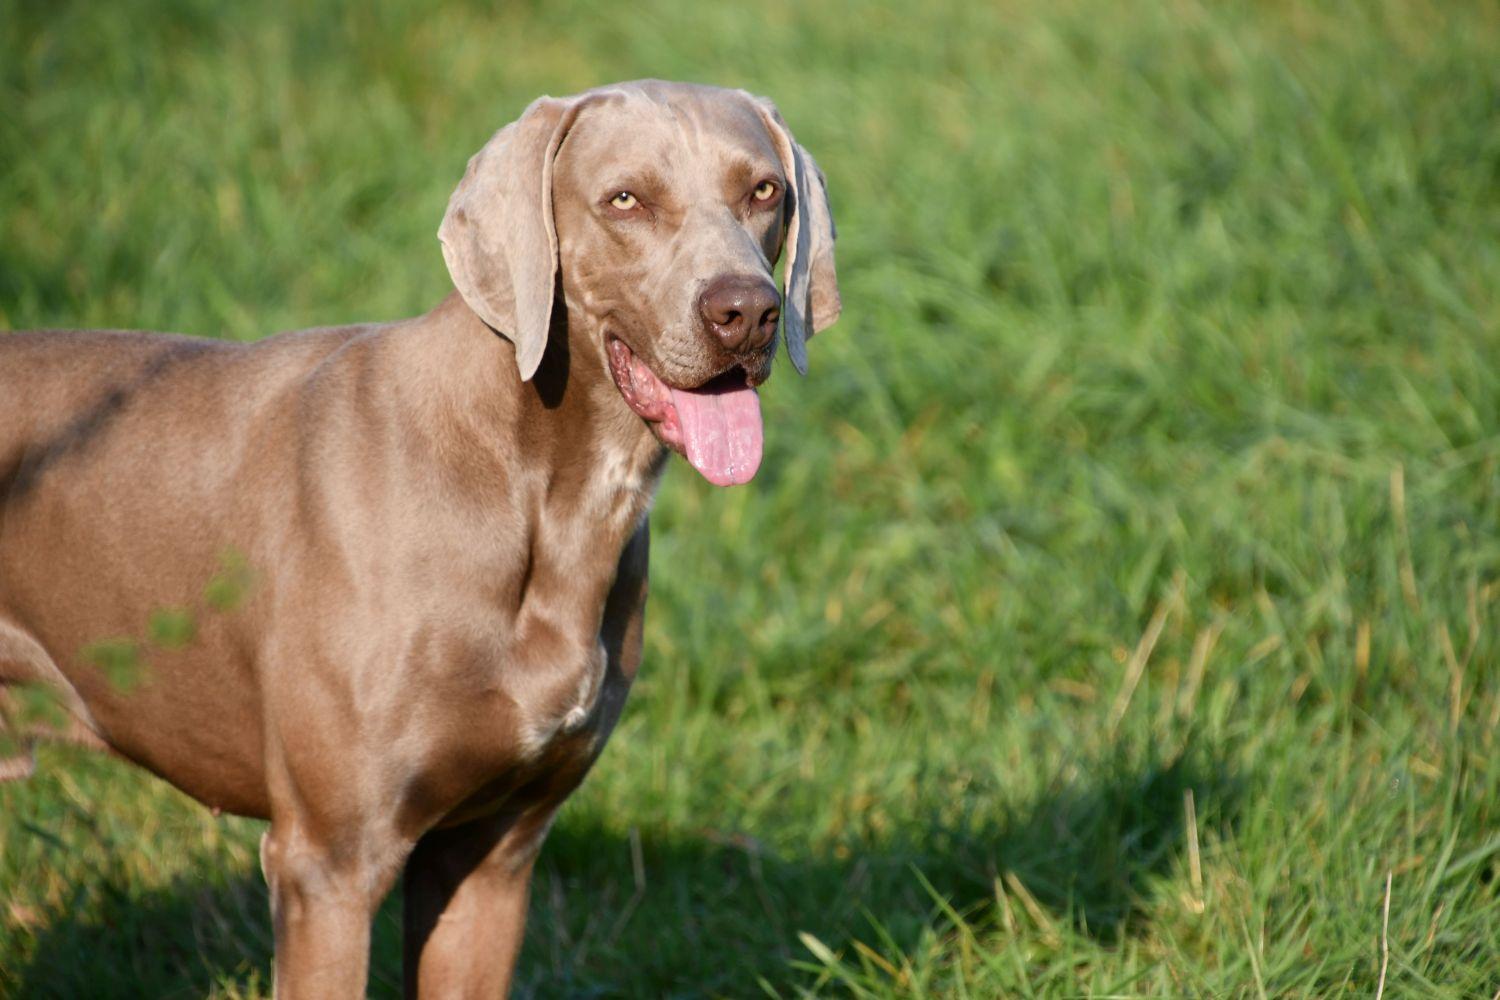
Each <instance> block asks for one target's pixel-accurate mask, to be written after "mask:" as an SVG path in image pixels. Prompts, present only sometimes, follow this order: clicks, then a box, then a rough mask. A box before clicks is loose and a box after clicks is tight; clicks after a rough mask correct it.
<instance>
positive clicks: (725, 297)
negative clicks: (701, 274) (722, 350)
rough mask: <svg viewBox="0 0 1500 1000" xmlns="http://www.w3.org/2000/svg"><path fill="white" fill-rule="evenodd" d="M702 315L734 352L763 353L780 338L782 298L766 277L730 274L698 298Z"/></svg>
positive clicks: (717, 280) (725, 344)
mask: <svg viewBox="0 0 1500 1000" xmlns="http://www.w3.org/2000/svg"><path fill="white" fill-rule="evenodd" d="M698 312H699V313H701V314H702V316H703V322H704V324H705V325H707V327H708V329H709V330H711V331H712V332H713V334H714V335H715V336H717V337H718V338H719V340H720V341H722V342H723V344H724V346H725V347H727V348H729V349H730V350H731V351H743V350H754V351H759V350H763V349H764V348H765V346H766V345H767V344H769V343H770V342H771V339H772V338H773V337H775V336H776V321H777V320H778V319H779V318H780V317H781V296H780V295H778V294H777V292H776V288H775V287H774V286H773V285H772V284H771V283H770V282H768V281H766V280H765V279H764V278H753V277H744V276H741V275H734V274H726V275H723V276H721V277H718V278H715V279H714V280H713V281H711V282H709V285H708V287H707V288H705V289H704V290H703V294H702V295H700V296H698Z"/></svg>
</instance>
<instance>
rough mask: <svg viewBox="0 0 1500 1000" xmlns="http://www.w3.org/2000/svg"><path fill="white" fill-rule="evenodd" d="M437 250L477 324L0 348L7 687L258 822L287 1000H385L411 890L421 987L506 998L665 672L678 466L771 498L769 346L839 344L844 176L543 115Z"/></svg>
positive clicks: (562, 108) (565, 102) (660, 115)
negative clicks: (594, 777)
mask: <svg viewBox="0 0 1500 1000" xmlns="http://www.w3.org/2000/svg"><path fill="white" fill-rule="evenodd" d="M438 235H439V238H440V239H441V241H442V246H443V256H444V258H445V259H446V260H447V263H448V271H449V273H450V274H451V276H452V278H453V283H454V285H455V286H456V288H457V292H456V293H455V294H452V295H449V296H448V298H447V299H445V300H444V301H443V302H442V303H441V304H440V305H438V306H437V308H435V309H434V310H432V311H431V312H429V313H428V314H426V315H425V316H419V317H417V318H415V319H410V320H406V321H403V322H397V323H388V324H380V325H366V326H350V327H340V328H336V329H318V330H306V331H301V332H296V333H288V334H283V335H281V336H276V337H271V338H269V339H267V340H264V341H261V342H259V343H256V344H253V345H238V344H230V343H222V342H215V341H209V340H198V339H191V338H185V337H175V336H167V335H162V334H148V333H122V332H100V331H76V332H47V333H17V334H12V335H7V336H0V680H3V681H11V682H33V683H36V682H39V683H42V684H45V685H48V686H50V687H51V688H53V689H55V690H56V691H57V692H58V693H59V696H60V697H61V699H62V700H63V702H64V703H65V704H66V706H67V707H68V709H69V710H70V711H71V712H72V713H73V715H74V716H76V718H77V720H79V723H80V725H81V726H82V727H85V728H86V730H87V731H88V732H89V733H91V734H93V736H96V737H97V738H98V740H100V741H102V742H103V743H104V744H105V745H107V746H108V747H110V748H112V749H113V750H114V751H116V752H118V753H120V754H121V755H123V756H125V757H127V758H129V759H130V760H133V761H135V762H137V763H139V764H141V765H142V766H144V767H146V768H148V769H150V770H151V771H153V772H155V773H156V774H158V775H160V776H162V777H163V778H165V779H167V780H168V781H170V782H171V783H172V784H174V785H176V786H177V787H178V788H181V789H182V790H184V791H185V792H187V793H188V794H190V795H192V796H194V797H195V798H197V799H199V800H200V801H202V802H204V803H206V804H208V805H211V806H214V807H216V808H220V809H225V810H228V811H230V812H234V813H240V814H243V815H246V816H256V817H262V818H266V819H269V820H270V821H271V824H270V828H269V830H268V831H267V833H266V835H265V838H264V839H263V841H262V843H261V865H262V867H263V869H264V871H265V876H266V880H267V882H268V883H269V885H270V890H271V909H272V913H273V917H274V922H275V931H276V974H275V981H276V992H277V995H278V996H280V997H282V998H294V997H308V998H319V1000H321V998H328V997H358V996H363V995H364V984H365V977H366V971H367V960H368V954H369V926H370V920H371V916H372V914H373V912H374V910H375V907H376V906H377V905H378V903H379V901H380V899H381V898H382V897H383V896H384V895H385V894H386V892H387V891H388V890H389V889H390V888H391V886H392V885H393V883H394V881H395V879H396V876H397V874H398V873H400V872H402V871H403V869H404V872H405V879H406V883H405V884H406V895H405V899H406V904H405V905H406V909H405V926H406V931H405V937H406V940H405V954H404V958H405V979H406V988H407V992H408V994H409V995H421V996H431V997H454V996H465V997H468V996H497V995H500V994H503V993H504V992H505V991H506V990H507V989H508V987H509V984H510V980H511V975H512V970H513V968H514V964H515V958H516V953H517V951H518V950H519V947H520V943H521V935H522V928H523V926H524V923H525V916H526V900H527V885H528V882H529V879H530V875H531V868H532V862H533V859H534V858H535V857H536V854H537V851H538V849H539V848H540V846H541V843H542V840H543V838H544V837H545V835H546V832H547V829H548V826H549V824H550V823H551V821H552V818H553V816H554V815H555V814H556V812H557V809H558V806H559V805H560V804H561V803H562V801H563V799H565V798H566V797H567V795H568V794H569V793H570V792H571V791H572V790H573V789H574V788H576V787H577V786H578V783H579V782H580V781H581V780H582V779H583V777H584V775H585V773H586V772H587V771H588V769H589V766H590V765H591V764H592V762H593V761H594V759H595V758H596V757H597V755H598V753H599V751H600V749H601V748H602V746H603V745H604V741H605V740H606V738H607V737H608V736H609V733H610V730H611V729H612V728H613V726H614V724H615V721H616V719H617V718H618V717H619V714H620V709H621V706H622V704H623V703H624V700H625V695H626V692H627V691H628V689H629V687H630V683H631V680H632V678H633V677H634V675H635V672H636V669H637V667H638V666H639V664H640V657H641V629H642V613H643V609H644V605H645V600H646V562H647V545H648V543H647V524H646V519H647V513H648V511H649V508H650V505H651V499H652V496H653V493H654V491H655V489H656V485H657V482H658V480H659V478H660V476H661V471H662V468H663V466H664V465H665V462H666V458H667V454H668V450H669V449H670V450H672V451H677V452H680V453H682V454H683V455H685V456H686V457H687V459H688V461H689V462H690V463H692V465H693V467H694V468H695V469H697V470H698V472H700V473H701V474H702V475H703V476H704V477H705V478H707V479H708V480H709V481H711V482H713V483H717V484H720V485H731V484H736V483H744V482H746V481H748V480H749V479H750V478H751V477H752V476H753V475H754V474H755V471H756V468H757V466H758V465H759V463H760V457H761V433H762V431H761V417H760V404H759V400H758V397H757V395H756V388H757V387H758V386H759V385H761V383H763V382H764V381H765V380H766V379H767V377H768V376H769V375H770V373H771V359H772V356H773V355H774V354H775V350H776V337H775V332H776V328H777V325H778V322H779V323H780V324H781V325H782V327H783V329H784V334H785V340H786V345H787V353H788V354H789V356H790V357H791V360H792V364H793V365H795V366H796V367H797V368H798V369H799V370H805V366H806V350H805V342H806V339H807V338H808V337H809V336H810V335H811V334H812V333H813V332H815V331H817V330H821V329H823V328H824V327H826V326H828V325H829V324H831V323H832V322H833V321H834V320H835V319H836V318H837V317H838V313H839V298H838V290H837V285H836V278H835V276H834V262H833V239H834V230H833V222H832V219H831V217H830V214H829V211H828V202H827V195H826V193H825V190H824V183H823V178H822V175H821V173H820V172H819V171H818V169H817V166H816V165H815V164H814V163H813V161H812V159H811V158H810V157H809V156H808V155H807V153H806V152H805V151H803V149H802V148H801V147H800V146H798V145H797V144H796V142H795V141H793V139H792V136H791V134H790V133H789V132H788V130H787V128H786V125H785V124H784V123H783V122H782V120H781V118H780V116H779V115H778V114H777V112H776V110H775V108H774V107H773V106H772V105H771V104H770V103H769V102H767V101H764V100H760V99H757V98H754V97H751V96H750V95H748V94H746V93H743V92H741V91H732V90H720V89H717V88H712V87H702V86H693V85H686V84H675V83H662V82H657V81H644V82H637V83H627V84H620V85H618V86H613V87H605V88H601V89H598V90H591V91H588V92H587V93H584V94H580V95H578V96H576V97H571V98H565V99H555V98H542V99H541V100H539V101H537V102H536V103H534V104H532V105H531V107H529V108H528V109H527V110H526V113H525V114H524V115H522V117H521V118H520V120H518V121H516V122H514V123H512V124H510V125H508V126H506V127H505V128H503V129H501V130H500V132H499V133H497V134H496V135H495V136H494V138H492V139H491V140H490V142H489V143H488V144H487V145H486V146H485V147H484V148H483V149H482V150H480V151H479V153H478V154H477V155H476V156H475V157H474V158H473V159H472V160H470V162H469V168H468V171H467V173H465V175H464V178H463V181H462V182H461V183H460V184H459V186H458V189H457V190H456V191H455V192H454V194H453V198H452V200H451V201H450V202H449V205H448V211H447V214H446V215H445V216H444V218H443V222H442V227H441V229H440V230H439V232H438ZM783 247H784V252H785V254H786V262H785V269H784V274H785V285H784V291H785V297H784V298H783V296H782V295H781V294H779V293H778V290H777V288H776V286H775V285H774V284H773V283H772V278H771V273H772V266H773V264H774V262H775V261H776V259H777V257H778V256H779V255H780V254H781V253H782V252H783ZM206 586H207V590H205V587H206ZM226 595H227V596H226ZM162 609H177V612H176V613H178V614H179V615H180V616H182V617H184V618H188V619H189V620H190V622H191V628H184V629H179V630H178V632H186V633H188V634H186V635H183V634H179V635H177V636H176V637H175V640H174V641H169V639H170V638H171V637H170V636H162V635H157V634H156V633H154V632H153V631H152V629H153V628H155V626H156V624H159V621H160V618H161V616H162V614H163V611H162ZM169 631H170V630H169ZM153 635H155V638H151V636H153ZM119 636H136V637H142V638H140V640H139V643H138V644H137V645H136V646H134V647H130V649H129V650H127V651H133V652H138V653H139V654H140V656H141V657H142V660H143V662H142V663H141V665H140V671H139V676H137V677H135V678H134V679H133V683H129V684H120V683H115V682H114V680H112V677H111V671H109V670H106V669H101V661H103V660H108V659H109V656H108V655H105V654H108V653H109V649H108V648H105V649H104V651H103V653H101V650H100V647H99V645H98V641H99V640H101V639H103V638H107V637H119ZM115 652H116V653H118V652H119V650H118V649H116V650H115ZM105 665H106V666H107V665H108V664H107V663H106V664H105Z"/></svg>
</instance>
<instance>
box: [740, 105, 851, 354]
mask: <svg viewBox="0 0 1500 1000" xmlns="http://www.w3.org/2000/svg"><path fill="white" fill-rule="evenodd" d="M756 104H757V106H758V108H759V109H760V114H761V118H762V119H763V120H764V121H765V124H766V128H767V129H768V130H769V131H770V133H771V141H772V142H773V143H775V145H776V152H777V155H778V156H780V157H781V168H782V170H784V171H785V172H786V180H787V186H788V191H787V196H788V204H789V206H790V208H789V210H790V212H791V215H790V217H789V218H788V220H787V230H786V263H785V264H784V265H783V267H782V281H783V284H784V285H785V291H784V292H783V294H782V298H783V299H784V300H785V301H784V302H783V304H782V310H781V315H782V332H783V334H784V335H785V337H786V350H787V354H788V355H789V356H790V357H791V359H792V364H793V366H795V367H796V369H797V371H799V372H801V373H802V374H804V375H806V374H807V340H808V338H809V337H811V336H812V335H813V334H815V333H817V332H818V331H820V330H823V329H826V328H827V327H830V326H832V325H833V323H834V321H835V320H837V319H838V318H839V311H840V310H841V309H842V308H843V304H842V303H841V302H840V301H839V282H838V275H837V273H835V271H834V267H833V241H834V237H835V235H836V233H835V230H834V226H833V213H832V212H831V211H829V208H828V183H827V181H826V180H824V178H823V171H821V170H819V169H818V165H817V163H815V162H814V161H813V158H812V157H811V156H809V155H808V152H807V150H805V149H803V148H802V147H801V146H799V145H797V141H796V140H795V139H793V138H792V133H791V131H790V130H789V129H788V128H787V127H786V122H784V121H782V119H781V113H780V112H779V111H777V110H776V105H774V104H772V103H771V102H770V101H768V100H765V99H763V98H762V99H759V100H757V101H756Z"/></svg>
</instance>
